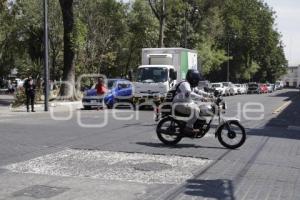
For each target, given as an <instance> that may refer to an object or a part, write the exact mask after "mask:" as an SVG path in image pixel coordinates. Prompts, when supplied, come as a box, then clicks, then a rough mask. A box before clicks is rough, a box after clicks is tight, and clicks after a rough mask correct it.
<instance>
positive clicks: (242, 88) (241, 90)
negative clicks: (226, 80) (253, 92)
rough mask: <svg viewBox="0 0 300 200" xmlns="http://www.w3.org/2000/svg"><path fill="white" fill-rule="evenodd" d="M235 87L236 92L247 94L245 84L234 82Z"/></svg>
mask: <svg viewBox="0 0 300 200" xmlns="http://www.w3.org/2000/svg"><path fill="white" fill-rule="evenodd" d="M235 87H236V88H237V93H238V94H247V88H246V85H245V84H235Z"/></svg>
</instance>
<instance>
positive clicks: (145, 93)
mask: <svg viewBox="0 0 300 200" xmlns="http://www.w3.org/2000/svg"><path fill="white" fill-rule="evenodd" d="M188 69H197V52H196V51H193V50H189V49H184V48H145V49H142V65H140V66H139V67H138V70H137V76H136V82H134V83H133V85H134V95H133V100H134V102H136V104H139V103H144V102H148V101H149V103H153V102H154V103H156V102H161V101H163V100H164V98H165V96H166V94H167V92H168V91H169V90H170V89H171V88H172V87H173V86H175V85H176V83H177V82H178V81H181V80H182V79H184V78H185V76H186V73H187V71H188Z"/></svg>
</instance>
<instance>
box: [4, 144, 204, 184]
mask: <svg viewBox="0 0 300 200" xmlns="http://www.w3.org/2000/svg"><path fill="white" fill-rule="evenodd" d="M209 163H210V160H205V159H200V158H190V157H181V156H166V155H151V154H142V153H122V152H108V151H88V150H73V149H67V150H64V151H61V152H58V153H53V154H49V155H45V156H41V157H38V158H34V159H31V160H28V161H25V162H20V163H16V164H11V165H8V166H5V167H3V168H4V169H8V170H10V171H12V172H17V173H33V174H44V175H54V176H70V177H88V178H99V179H104V180H118V181H132V182H139V183H150V184H151V183H159V184H177V183H182V182H184V181H186V179H189V178H191V177H193V174H194V173H196V172H197V171H199V170H200V169H201V168H202V167H205V166H206V165H208V164H209ZM147 167H148V168H147ZM148 169H149V170H148Z"/></svg>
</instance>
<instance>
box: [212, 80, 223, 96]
mask: <svg viewBox="0 0 300 200" xmlns="http://www.w3.org/2000/svg"><path fill="white" fill-rule="evenodd" d="M211 88H212V89H214V90H215V91H218V92H219V93H220V94H221V95H222V96H224V95H226V88H225V87H224V85H223V83H212V84H211Z"/></svg>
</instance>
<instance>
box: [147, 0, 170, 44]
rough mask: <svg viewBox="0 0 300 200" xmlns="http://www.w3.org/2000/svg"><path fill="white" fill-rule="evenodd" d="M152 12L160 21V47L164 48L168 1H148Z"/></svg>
mask: <svg viewBox="0 0 300 200" xmlns="http://www.w3.org/2000/svg"><path fill="white" fill-rule="evenodd" d="M148 1H149V5H150V7H151V10H152V11H153V13H154V15H155V17H156V18H157V19H158V21H159V41H158V47H159V48H160V47H164V31H165V23H166V17H167V9H166V0H148Z"/></svg>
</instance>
